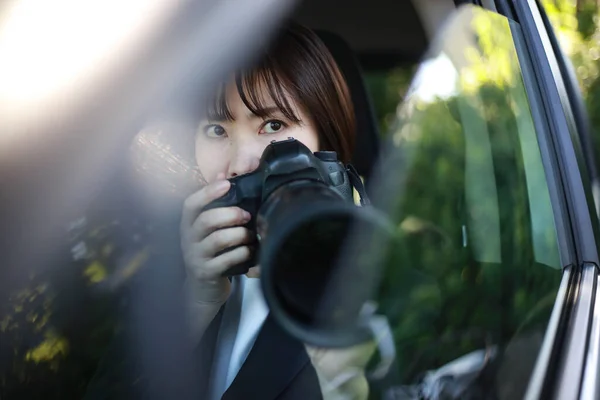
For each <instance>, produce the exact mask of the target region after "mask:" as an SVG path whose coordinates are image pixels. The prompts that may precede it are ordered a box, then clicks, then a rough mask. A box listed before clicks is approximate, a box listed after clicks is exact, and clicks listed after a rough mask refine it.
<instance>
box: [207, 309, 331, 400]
mask: <svg viewBox="0 0 600 400" xmlns="http://www.w3.org/2000/svg"><path fill="white" fill-rule="evenodd" d="M222 310H223V309H221V311H220V312H219V313H218V314H217V316H216V317H215V318H214V319H213V321H212V323H211V324H210V325H209V327H208V329H207V330H206V332H205V334H204V336H203V338H202V340H201V342H200V344H199V345H198V348H197V352H198V353H197V360H198V362H199V370H200V371H201V372H200V373H199V376H200V377H201V382H200V390H201V393H207V390H208V385H209V382H210V380H211V379H210V366H211V365H212V361H213V357H214V350H215V343H216V338H217V334H218V327H219V325H220V321H221V316H222ZM322 398H323V396H322V394H321V388H320V386H319V380H318V378H317V373H316V371H315V369H314V367H313V365H312V363H311V362H310V359H309V357H308V354H307V353H306V349H305V348H304V345H303V344H302V343H301V342H300V341H298V340H296V339H294V338H292V337H291V336H289V335H288V334H287V333H286V332H284V331H283V330H282V329H281V328H280V327H279V326H278V325H277V324H276V323H275V321H273V319H272V318H271V316H270V315H268V316H267V318H266V320H265V322H264V324H263V326H262V328H261V330H260V331H259V333H258V336H257V338H256V342H255V343H254V346H253V347H252V350H250V354H248V358H247V359H246V361H245V362H244V364H243V365H242V367H241V368H240V371H239V372H238V374H237V376H236V377H235V379H234V380H233V382H232V383H231V385H230V387H229V389H227V391H226V392H225V393H224V394H223V397H222V399H223V400H237V399H252V400H254V399H256V400H275V399H277V400H312V399H322Z"/></svg>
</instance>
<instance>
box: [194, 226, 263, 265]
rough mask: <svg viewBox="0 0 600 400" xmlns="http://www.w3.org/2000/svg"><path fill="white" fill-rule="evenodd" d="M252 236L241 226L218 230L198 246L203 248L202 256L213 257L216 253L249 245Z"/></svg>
mask: <svg viewBox="0 0 600 400" xmlns="http://www.w3.org/2000/svg"><path fill="white" fill-rule="evenodd" d="M252 240H253V236H252V234H251V232H250V231H249V230H248V229H246V228H244V227H241V226H238V227H235V228H225V229H219V230H218V231H215V232H213V233H211V234H210V235H208V236H207V237H206V239H204V240H203V241H202V242H201V243H200V244H201V245H202V246H203V254H204V257H206V258H211V257H215V256H216V255H217V253H219V252H220V251H223V250H225V249H228V248H230V247H235V246H240V245H242V244H247V243H251V242H252Z"/></svg>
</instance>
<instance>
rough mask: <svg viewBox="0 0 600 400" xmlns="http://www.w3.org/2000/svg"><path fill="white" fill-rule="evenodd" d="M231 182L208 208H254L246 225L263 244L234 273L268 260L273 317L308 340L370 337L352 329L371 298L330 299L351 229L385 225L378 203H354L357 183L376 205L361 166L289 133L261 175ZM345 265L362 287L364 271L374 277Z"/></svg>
mask: <svg viewBox="0 0 600 400" xmlns="http://www.w3.org/2000/svg"><path fill="white" fill-rule="evenodd" d="M230 182H231V187H230V189H229V191H228V192H227V193H226V194H225V195H224V196H223V197H221V198H219V199H217V200H215V201H213V202H212V203H210V204H209V205H208V206H207V207H206V208H205V209H211V208H218V207H231V206H237V207H240V208H242V209H244V210H246V211H248V212H249V213H250V214H251V216H252V218H251V220H250V221H249V222H248V224H247V225H246V227H247V228H248V229H249V230H250V231H251V232H254V233H255V234H256V238H257V243H258V246H257V251H256V252H255V256H254V257H253V259H251V260H249V261H248V262H245V263H243V264H240V265H237V266H235V267H233V268H231V269H230V270H229V271H227V273H226V275H228V276H229V277H231V276H233V275H238V274H243V273H245V272H247V271H248V269H249V268H250V267H253V266H255V265H257V264H258V265H260V267H261V276H260V279H261V285H262V291H263V295H264V297H265V300H266V302H267V304H268V305H269V309H270V312H271V315H272V316H273V317H274V318H275V320H276V321H277V322H278V323H279V324H280V325H281V326H282V327H283V328H284V329H285V330H287V331H288V332H289V333H291V334H292V335H294V336H296V337H297V338H300V339H301V340H303V341H305V342H307V343H313V344H315V345H323V346H344V345H349V344H352V343H356V342H358V341H360V340H361V338H364V337H366V336H365V335H362V336H361V334H358V333H357V331H356V329H354V330H353V329H350V328H351V327H355V326H356V319H357V317H358V315H359V313H360V308H361V306H362V305H363V303H364V302H363V301H362V300H361V299H363V297H364V296H359V295H358V293H357V291H356V290H354V289H353V290H351V291H353V293H352V294H353V295H355V297H356V299H355V300H356V301H354V300H351V301H348V300H347V299H345V300H344V302H343V303H344V304H343V305H342V304H340V302H336V301H326V298H331V296H330V295H331V291H332V290H331V288H332V286H331V285H330V283H331V281H332V280H335V279H338V280H339V279H340V274H339V272H340V270H339V269H338V268H337V266H338V264H339V262H338V261H339V259H340V257H341V256H342V255H343V254H344V249H345V248H346V247H345V246H348V244H347V243H346V242H347V240H346V239H347V237H348V236H349V233H350V232H351V231H356V229H357V228H356V225H360V228H358V229H359V230H361V231H362V232H367V231H369V230H372V229H373V228H377V227H379V226H382V225H381V218H378V217H377V216H376V214H374V213H373V211H372V210H370V207H359V206H357V205H355V203H354V188H356V189H357V191H358V192H359V194H360V195H361V203H362V204H363V205H366V204H367V203H368V199H367V197H366V195H365V191H364V187H363V186H362V182H361V180H360V177H359V176H358V174H357V173H356V171H355V170H354V168H353V167H352V166H344V164H343V163H342V162H340V161H339V160H338V158H337V154H336V152H334V151H318V152H315V153H312V152H311V151H310V149H308V148H307V147H306V146H305V145H304V144H302V143H301V142H299V141H297V140H295V139H293V138H289V139H287V140H283V141H278V142H275V141H273V142H271V144H269V145H268V146H267V148H266V149H265V151H264V153H263V154H262V156H261V159H260V163H259V166H258V168H257V169H256V170H255V171H254V172H251V173H248V174H244V175H240V176H236V177H234V178H232V179H230ZM229 250H231V249H227V250H225V251H229ZM355 250H356V249H355ZM345 253H348V252H345ZM344 264H345V265H344V269H343V273H344V274H347V273H349V274H351V275H352V276H353V279H351V280H352V281H356V282H355V283H354V285H363V286H364V280H363V281H362V282H361V279H360V274H361V273H362V274H363V275H364V274H369V273H370V272H369V271H368V269H369V268H364V266H363V267H360V268H358V267H357V268H355V269H354V270H352V267H351V266H348V265H347V264H348V262H346V261H344ZM347 276H349V275H347ZM334 277H335V279H334ZM357 277H359V278H358V279H356V278H357ZM346 280H349V279H346ZM337 284H338V286H339V282H337ZM342 286H344V285H342ZM358 290H359V291H360V289H358Z"/></svg>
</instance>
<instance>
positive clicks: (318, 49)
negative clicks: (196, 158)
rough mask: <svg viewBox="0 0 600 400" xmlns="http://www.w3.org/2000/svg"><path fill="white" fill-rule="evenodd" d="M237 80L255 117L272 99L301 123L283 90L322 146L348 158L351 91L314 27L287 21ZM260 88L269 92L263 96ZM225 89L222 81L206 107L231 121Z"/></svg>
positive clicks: (352, 124)
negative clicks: (306, 120) (304, 114)
mask: <svg viewBox="0 0 600 400" xmlns="http://www.w3.org/2000/svg"><path fill="white" fill-rule="evenodd" d="M235 83H236V86H237V90H238V93H239V95H240V98H241V99H242V101H243V102H244V104H245V105H246V107H248V109H249V110H250V111H251V112H252V113H254V114H255V115H257V116H259V117H261V118H266V117H268V115H267V114H268V113H267V112H266V111H265V109H266V102H268V101H273V102H275V105H276V106H277V107H278V108H279V109H280V110H281V112H282V113H283V114H284V115H285V117H286V118H289V119H290V120H291V121H294V122H300V118H299V117H298V116H297V115H296V114H295V113H294V109H293V108H292V107H291V105H290V104H289V103H288V101H287V100H286V97H285V93H286V92H287V93H288V94H289V95H290V96H291V97H292V98H293V99H294V100H295V102H296V103H297V104H298V106H299V107H301V108H302V111H303V112H305V113H306V114H307V115H308V116H309V118H310V119H311V122H312V123H313V124H314V127H315V128H316V130H317V132H318V135H319V145H320V150H333V151H336V152H337V153H338V157H339V159H340V160H341V161H343V162H345V163H347V162H350V158H351V156H352V152H353V150H354V142H355V135H356V132H355V130H356V128H355V124H356V122H355V115H354V108H353V105H352V100H351V98H350V92H349V89H348V86H347V84H346V81H345V79H344V77H343V75H342V73H341V72H340V70H339V68H338V66H337V64H336V63H335V60H334V59H333V56H332V55H331V53H330V52H329V50H328V49H327V47H326V46H325V45H324V44H323V42H322V41H321V39H319V37H318V36H317V35H316V34H315V33H314V32H313V31H311V30H310V29H308V28H305V27H303V26H301V25H298V24H295V23H291V24H288V25H286V27H285V28H284V29H282V31H281V32H280V34H279V36H278V38H277V39H276V40H275V42H274V43H272V44H271V46H269V48H268V49H267V50H266V51H265V52H264V54H262V57H260V59H259V62H258V63H257V64H256V65H254V66H253V67H252V68H249V69H247V70H242V71H239V72H237V73H236V74H235ZM262 88H264V89H265V90H264V91H265V92H266V93H267V94H268V96H261V89H262ZM225 93H226V91H225V84H224V85H222V87H221V88H220V90H219V91H218V94H217V96H216V97H215V98H214V101H213V102H212V103H213V104H212V105H211V107H210V109H209V110H208V116H209V118H211V119H216V120H231V119H233V117H232V114H231V111H230V110H229V108H228V106H227V99H226V95H225ZM265 97H266V98H265Z"/></svg>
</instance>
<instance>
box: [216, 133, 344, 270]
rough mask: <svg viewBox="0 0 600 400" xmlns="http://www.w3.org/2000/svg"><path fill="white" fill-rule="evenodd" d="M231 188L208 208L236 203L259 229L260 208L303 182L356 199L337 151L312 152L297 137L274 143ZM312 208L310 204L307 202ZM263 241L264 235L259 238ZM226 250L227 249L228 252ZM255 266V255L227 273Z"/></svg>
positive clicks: (254, 229) (235, 180)
mask: <svg viewBox="0 0 600 400" xmlns="http://www.w3.org/2000/svg"><path fill="white" fill-rule="evenodd" d="M229 181H230V182H231V187H230V189H229V191H228V192H227V193H226V194H225V195H224V196H223V197H221V198H219V199H217V200H215V201H213V202H212V203H210V204H209V205H207V206H206V207H205V210H206V209H213V208H219V207H232V206H237V207H240V208H242V209H244V210H246V211H248V212H249V213H250V214H251V216H252V218H251V220H250V221H249V222H248V223H247V224H246V227H247V228H248V229H249V230H250V231H252V232H256V228H257V219H260V218H257V217H258V215H259V211H260V210H261V207H262V206H263V205H264V204H265V202H267V200H268V199H269V197H270V196H271V195H272V194H273V193H274V192H276V191H277V189H279V188H281V187H283V186H286V185H289V184H293V183H295V182H299V181H304V182H307V183H309V184H310V185H313V186H325V187H326V188H328V189H325V190H329V191H330V192H331V193H332V194H335V195H337V196H339V199H340V200H343V201H347V202H353V198H354V197H353V188H352V185H351V182H350V179H349V177H348V173H347V170H346V167H345V166H344V164H343V163H342V162H340V161H339V160H338V158H337V153H336V152H335V151H318V152H315V153H313V152H311V151H310V149H309V148H308V147H306V146H305V145H304V144H302V143H301V142H299V141H298V140H296V139H293V138H288V139H287V140H283V141H277V142H276V141H273V142H271V143H270V144H269V145H268V146H267V148H266V149H265V151H264V152H263V154H262V156H261V159H260V163H259V166H258V168H257V169H256V170H255V171H253V172H251V173H248V174H244V175H240V176H236V177H234V178H231V179H230V180H229ZM306 206H307V207H310V204H307V205H306ZM258 240H259V242H260V240H261V237H258ZM229 250H230V249H227V250H226V251H229ZM254 265H256V258H254V259H252V260H249V261H248V262H245V263H243V264H241V265H238V266H236V267H234V268H232V269H230V270H229V271H228V272H227V273H226V275H227V276H231V275H239V274H243V273H246V272H247V271H248V269H249V268H251V267H253V266H254Z"/></svg>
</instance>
